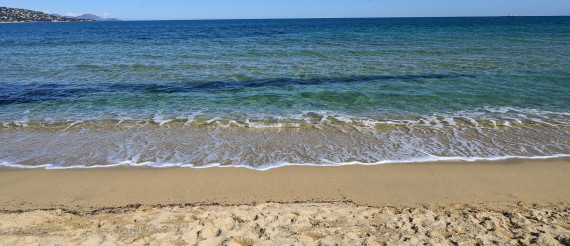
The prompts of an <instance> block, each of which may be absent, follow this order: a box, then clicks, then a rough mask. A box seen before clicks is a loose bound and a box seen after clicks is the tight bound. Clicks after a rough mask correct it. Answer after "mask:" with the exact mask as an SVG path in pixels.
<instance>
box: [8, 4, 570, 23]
mask: <svg viewBox="0 0 570 246" xmlns="http://www.w3.org/2000/svg"><path fill="white" fill-rule="evenodd" d="M0 6H5V7H13V8H25V9H32V10H38V11H44V12H48V13H53V14H62V15H79V14H83V13H92V14H96V15H99V16H106V17H115V18H119V19H121V20H192V19H265V18H344V17H431V16H505V15H517V16H526V15H570V0H0Z"/></svg>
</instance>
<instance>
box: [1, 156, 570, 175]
mask: <svg viewBox="0 0 570 246" xmlns="http://www.w3.org/2000/svg"><path fill="white" fill-rule="evenodd" d="M567 157H570V154H556V155H551V156H496V157H437V156H432V157H428V158H416V159H408V160H384V161H378V162H371V163H365V162H358V161H353V162H339V163H335V162H329V163H325V164H315V163H289V162H278V163H274V164H264V165H260V166H257V167H254V166H250V165H222V164H220V163H210V164H206V165H200V166H198V165H194V164H183V163H155V162H144V163H134V162H132V161H124V162H120V163H115V164H106V165H91V166H88V165H70V166H60V165H54V164H42V165H23V164H13V163H8V162H0V167H4V168H18V169H46V170H65V169H92V168H116V167H150V168H172V167H182V168H196V169H204V168H245V169H250V170H257V171H267V170H270V169H275V168H280V167H287V166H315V167H338V166H350V165H362V166H373V165H382V164H398V163H400V164H404V163H432V162H451V161H456V162H479V161H481V162H484V161H504V160H515V159H519V160H547V159H560V158H567Z"/></svg>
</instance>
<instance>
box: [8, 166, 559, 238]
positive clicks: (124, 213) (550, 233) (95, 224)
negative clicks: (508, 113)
mask: <svg viewBox="0 0 570 246" xmlns="http://www.w3.org/2000/svg"><path fill="white" fill-rule="evenodd" d="M568 187H570V161H569V160H568V159H567V158H566V159H555V160H510V161H503V162H475V163H469V162H460V163H457V162H449V163H446V162H439V163H410V164H389V165H376V166H342V167H307V166H290V167H282V168H276V169H271V170H268V171H254V170H248V169H242V168H207V169H190V168H164V169H153V168H109V169H73V170H43V169H31V170H22V169H2V170H0V210H3V212H2V213H0V240H1V241H4V242H9V243H10V244H28V243H40V244H42V243H47V244H53V243H63V244H65V243H73V244H76V243H81V244H105V243H107V244H114V243H117V242H123V243H133V244H141V243H148V244H160V243H166V244H187V243H199V242H202V243H205V244H227V245H231V244H234V245H236V244H237V245H240V244H241V245H248V244H272V243H279V244H282V243H309V244H313V243H314V244H318V243H321V244H325V245H328V244H333V243H335V242H337V243H346V244H355V243H359V244H360V243H366V244H371V245H373V244H378V245H385V244H402V243H404V244H406V243H407V244H417V243H420V244H421V243H422V242H427V243H430V244H453V243H470V244H474V243H483V244H487V243H493V242H498V243H501V244H517V243H523V244H530V243H541V244H548V245H556V244H563V245H564V244H566V245H567V244H568V243H569V242H570V219H569V218H570V217H569V214H570V189H569V188H568Z"/></svg>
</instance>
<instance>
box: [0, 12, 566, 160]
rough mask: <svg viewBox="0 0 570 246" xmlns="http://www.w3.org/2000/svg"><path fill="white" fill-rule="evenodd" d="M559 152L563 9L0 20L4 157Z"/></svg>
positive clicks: (454, 156) (0, 150) (425, 156)
mask: <svg viewBox="0 0 570 246" xmlns="http://www.w3.org/2000/svg"><path fill="white" fill-rule="evenodd" d="M568 156H570V17H473V18H469V17H464V18H364V19H270V20H188V21H122V22H70V23H14V24H2V25H0V166H5V167H14V168H47V169H62V168H93V167H98V168H100V167H114V166H148V167H172V166H181V167H193V168H203V167H214V166H222V167H245V168H251V169H257V170H266V169H269V168H274V167H280V166H286V165H315V166H338V165H354V164H361V165H374V164H383V163H408V162H433V161H449V160H453V161H478V160H501V159H512V158H518V159H536V158H560V157H562V158H563V157H568Z"/></svg>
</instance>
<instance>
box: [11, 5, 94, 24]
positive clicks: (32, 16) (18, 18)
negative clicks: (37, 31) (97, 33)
mask: <svg viewBox="0 0 570 246" xmlns="http://www.w3.org/2000/svg"><path fill="white" fill-rule="evenodd" d="M68 21H93V20H88V19H74V18H68V17H62V16H55V15H50V14H46V13H44V12H40V11H34V10H29V9H17V8H8V7H0V22H68Z"/></svg>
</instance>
